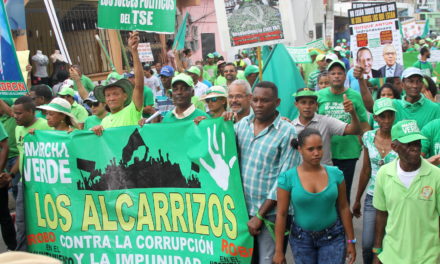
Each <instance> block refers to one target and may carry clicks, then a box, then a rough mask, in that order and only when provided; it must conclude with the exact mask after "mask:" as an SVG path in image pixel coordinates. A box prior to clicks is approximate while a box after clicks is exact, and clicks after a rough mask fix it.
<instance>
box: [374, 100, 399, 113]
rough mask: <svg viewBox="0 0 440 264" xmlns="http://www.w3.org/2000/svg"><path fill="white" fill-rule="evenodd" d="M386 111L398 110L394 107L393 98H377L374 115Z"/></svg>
mask: <svg viewBox="0 0 440 264" xmlns="http://www.w3.org/2000/svg"><path fill="white" fill-rule="evenodd" d="M385 111H393V112H397V110H396V108H395V107H394V104H393V100H392V99H390V98H386V97H383V98H380V99H378V100H376V102H374V106H373V113H374V115H380V114H381V113H383V112H385Z"/></svg>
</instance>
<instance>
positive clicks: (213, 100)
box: [205, 97, 218, 103]
mask: <svg viewBox="0 0 440 264" xmlns="http://www.w3.org/2000/svg"><path fill="white" fill-rule="evenodd" d="M217 100H218V97H213V98H207V99H205V101H206V102H207V103H210V102H214V103H215V102H217Z"/></svg>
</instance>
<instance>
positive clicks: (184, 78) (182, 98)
mask: <svg viewBox="0 0 440 264" xmlns="http://www.w3.org/2000/svg"><path fill="white" fill-rule="evenodd" d="M171 89H172V98H173V103H174V106H175V108H174V109H173V111H170V112H168V113H167V114H166V115H165V117H164V118H163V120H162V122H163V123H173V122H181V121H187V120H194V119H195V118H196V117H198V116H206V117H209V115H208V114H207V113H205V112H204V111H202V110H200V109H197V108H196V107H195V106H194V104H192V103H191V98H192V97H193V95H194V82H193V80H192V78H191V77H190V76H189V75H187V74H184V73H181V74H179V75H177V76H176V77H174V78H173V80H172V81H171Z"/></svg>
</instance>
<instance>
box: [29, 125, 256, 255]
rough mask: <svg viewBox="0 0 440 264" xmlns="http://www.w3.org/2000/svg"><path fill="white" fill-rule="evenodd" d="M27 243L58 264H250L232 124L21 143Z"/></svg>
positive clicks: (57, 135)
mask: <svg viewBox="0 0 440 264" xmlns="http://www.w3.org/2000/svg"><path fill="white" fill-rule="evenodd" d="M24 151H25V158H24V162H23V172H24V177H23V181H24V183H25V204H26V206H25V208H26V221H27V222H26V226H27V244H28V247H29V250H30V251H31V252H33V253H38V254H45V255H49V256H52V257H55V258H57V259H60V260H63V261H64V263H92V264H96V263H112V264H113V263H121V264H122V263H126V264H128V263H132V264H137V263H139V264H140V263H149V264H153V263H155V264H158V263H164V264H165V263H168V264H171V263H173V264H186V263H195V264H205V263H206V264H209V263H250V260H251V255H252V251H253V249H252V247H253V240H252V237H251V236H250V234H249V232H248V228H247V222H248V220H249V218H248V214H247V209H246V204H245V201H244V195H243V189H242V183H241V178H240V170H239V164H238V159H237V148H236V143H235V134H234V129H233V126H232V123H231V122H225V121H223V119H221V118H218V119H212V120H205V121H203V122H201V123H200V124H199V125H198V126H197V125H195V124H194V123H193V122H192V121H188V122H182V123H174V124H154V125H145V126H144V127H143V128H138V127H122V128H114V129H108V130H106V131H104V135H103V136H101V137H97V136H95V135H94V134H93V133H92V132H89V131H74V132H73V133H71V134H67V133H65V132H59V131H36V132H35V135H27V136H26V138H25V143H24Z"/></svg>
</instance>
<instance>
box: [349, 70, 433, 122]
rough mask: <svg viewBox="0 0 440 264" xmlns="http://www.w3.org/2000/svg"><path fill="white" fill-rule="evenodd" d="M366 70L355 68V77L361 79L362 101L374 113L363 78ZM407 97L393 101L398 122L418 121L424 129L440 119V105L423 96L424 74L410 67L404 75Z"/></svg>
mask: <svg viewBox="0 0 440 264" xmlns="http://www.w3.org/2000/svg"><path fill="white" fill-rule="evenodd" d="M363 72H364V70H363V69H362V67H360V66H356V67H355V68H354V72H353V75H354V76H355V77H356V78H357V79H359V84H360V88H361V94H362V100H363V101H364V104H365V107H366V108H367V110H368V111H370V112H372V110H373V104H374V100H373V97H372V96H371V92H370V90H369V89H368V88H367V84H366V81H365V79H364V78H363ZM402 83H403V89H404V90H405V93H406V94H405V95H404V96H402V99H393V103H394V107H395V108H396V110H397V112H396V122H398V121H400V120H413V119H414V120H416V121H417V125H418V126H419V127H420V128H421V129H423V127H424V126H425V125H426V124H428V123H429V122H430V121H432V120H434V119H439V118H440V105H439V104H438V103H434V102H432V101H430V100H428V99H426V98H425V96H424V95H422V94H421V91H422V86H423V74H422V72H421V71H420V69H417V68H414V67H409V68H407V69H405V70H404V71H403V73H402Z"/></svg>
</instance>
